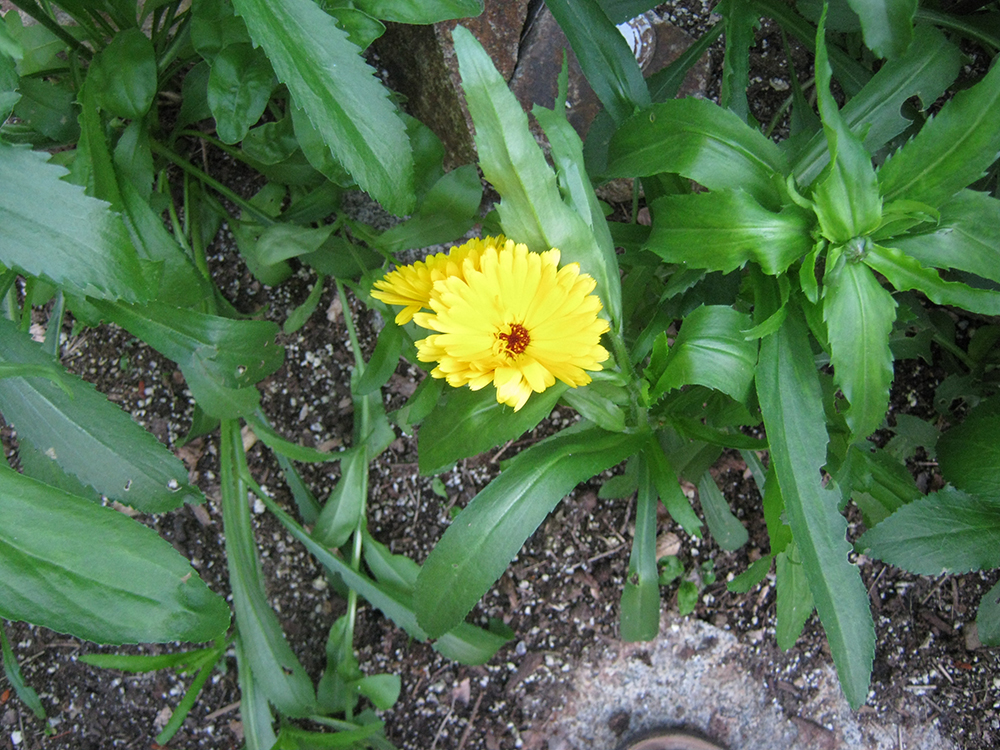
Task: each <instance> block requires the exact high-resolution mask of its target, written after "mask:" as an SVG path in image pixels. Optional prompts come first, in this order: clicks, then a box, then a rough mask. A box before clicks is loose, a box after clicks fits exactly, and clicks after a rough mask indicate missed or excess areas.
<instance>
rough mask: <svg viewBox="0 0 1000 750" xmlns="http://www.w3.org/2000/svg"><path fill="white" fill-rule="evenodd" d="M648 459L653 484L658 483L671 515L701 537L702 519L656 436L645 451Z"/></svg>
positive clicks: (687, 529)
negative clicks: (683, 488) (683, 489)
mask: <svg viewBox="0 0 1000 750" xmlns="http://www.w3.org/2000/svg"><path fill="white" fill-rule="evenodd" d="M643 455H644V456H645V457H646V460H648V461H649V468H650V471H651V472H652V477H653V484H655V485H656V492H657V494H658V495H659V496H660V502H662V503H663V507H664V508H666V509H667V512H668V513H670V517H671V518H673V519H674V520H675V521H676V522H677V523H679V524H680V525H681V526H682V527H683V528H684V530H685V531H686V532H687V533H688V534H691V535H692V536H696V537H698V538H699V539H700V538H701V519H700V518H698V515H697V514H696V513H695V512H694V509H692V508H691V502H690V501H689V500H688V499H687V497H686V496H685V495H684V492H683V491H682V490H681V485H680V481H679V480H678V479H677V472H676V471H675V470H674V468H673V466H671V465H670V463H668V462H667V457H666V456H665V455H664V453H663V448H662V447H661V446H660V443H659V441H658V440H657V439H656V438H655V437H651V438H650V439H649V440H648V441H647V444H646V449H645V450H644V451H643Z"/></svg>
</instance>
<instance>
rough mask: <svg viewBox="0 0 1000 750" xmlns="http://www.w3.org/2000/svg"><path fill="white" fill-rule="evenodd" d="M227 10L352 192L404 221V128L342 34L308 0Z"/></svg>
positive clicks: (259, 1) (409, 193)
mask: <svg viewBox="0 0 1000 750" xmlns="http://www.w3.org/2000/svg"><path fill="white" fill-rule="evenodd" d="M233 5H234V7H235V8H236V12H237V13H238V14H239V15H240V16H241V17H242V18H243V20H244V21H246V25H247V29H248V30H249V31H250V36H251V37H252V38H253V40H254V43H255V44H259V45H260V46H261V47H263V48H264V51H265V52H266V53H267V56H268V58H269V59H270V60H271V64H272V65H273V66H274V70H275V73H277V75H278V79H279V80H280V81H281V82H282V83H284V84H285V85H286V86H288V89H289V91H291V92H292V96H293V97H294V99H295V102H296V104H297V105H298V106H300V107H301V108H302V109H304V110H305V112H306V114H307V115H309V119H310V120H311V121H312V123H313V125H314V126H315V127H316V128H317V129H318V130H319V131H320V133H322V135H323V140H325V141H326V143H327V145H329V146H330V148H331V149H333V152H334V153H335V154H336V155H337V158H338V159H339V160H340V161H341V162H343V164H344V166H345V167H347V169H348V171H349V172H350V173H351V175H352V176H353V177H354V179H355V180H357V182H358V184H359V185H360V186H361V187H362V188H363V189H364V190H366V191H367V192H368V193H370V194H371V196H372V197H373V198H375V199H376V200H377V201H378V202H379V203H381V204H382V205H383V206H384V207H385V208H386V210H388V211H391V212H392V213H395V214H398V215H403V214H407V213H409V212H410V211H411V210H412V209H413V203H414V201H415V196H414V192H413V153H412V151H411V150H410V141H409V139H408V138H407V137H406V128H405V127H404V125H403V121H402V120H401V119H400V118H399V116H398V115H397V113H396V108H395V107H394V106H393V104H392V102H390V100H389V92H388V90H387V89H386V88H385V87H384V86H383V85H382V84H381V83H380V82H379V80H378V78H377V77H376V76H375V71H374V70H373V69H372V68H371V67H369V66H368V64H367V63H365V61H364V59H363V58H362V57H361V56H360V54H359V52H360V50H359V49H358V48H357V47H356V46H354V45H353V44H351V42H350V41H348V39H347V32H345V31H343V30H342V29H340V28H339V27H338V26H337V21H336V19H334V18H333V17H332V16H330V15H328V14H327V13H324V12H323V10H321V9H320V8H319V7H318V6H317V5H316V4H315V3H313V2H311V0H285V1H284V2H281V3H269V2H265V0H234V2H233Z"/></svg>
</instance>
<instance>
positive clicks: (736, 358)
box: [647, 305, 757, 402]
mask: <svg viewBox="0 0 1000 750" xmlns="http://www.w3.org/2000/svg"><path fill="white" fill-rule="evenodd" d="M749 326H750V316H749V315H747V314H746V313H741V312H737V311H736V310H734V309H733V308H731V307H725V306H722V305H702V306H701V307H698V308H696V309H695V310H693V311H692V312H691V313H689V314H688V316H687V317H686V318H684V322H683V323H682V324H681V330H680V333H679V334H678V336H677V338H676V339H675V341H674V345H673V347H671V348H670V351H669V352H668V353H667V356H666V359H665V360H664V363H663V369H662V371H660V372H657V373H649V372H647V377H649V376H650V375H652V376H653V377H655V380H652V383H653V385H652V387H651V388H650V393H649V396H650V399H651V400H653V401H656V400H658V399H659V397H660V396H662V395H663V394H664V393H666V392H667V391H670V390H673V389H674V388H682V387H683V386H685V385H691V384H693V383H697V384H698V385H703V386H705V387H706V388H714V389H715V390H719V391H722V392H723V393H726V394H728V395H730V396H732V397H733V398H734V399H735V400H736V401H740V402H744V401H746V399H747V396H748V395H749V393H750V384H751V383H752V382H753V370H754V365H755V364H756V363H757V342H756V341H747V340H746V337H745V336H744V335H743V330H744V329H746V328H748V327H749Z"/></svg>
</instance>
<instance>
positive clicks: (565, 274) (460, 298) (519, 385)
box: [413, 240, 609, 411]
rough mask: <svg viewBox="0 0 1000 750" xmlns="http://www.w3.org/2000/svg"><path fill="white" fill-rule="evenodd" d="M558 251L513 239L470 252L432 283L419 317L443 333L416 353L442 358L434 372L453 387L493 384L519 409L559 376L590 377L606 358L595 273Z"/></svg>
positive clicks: (576, 380) (501, 398)
mask: <svg viewBox="0 0 1000 750" xmlns="http://www.w3.org/2000/svg"><path fill="white" fill-rule="evenodd" d="M559 257H560V254H559V251H558V250H556V249H552V250H549V251H547V252H544V253H540V254H539V253H532V252H529V251H528V248H527V246H525V245H520V244H519V245H515V244H514V242H513V240H507V241H506V242H505V243H504V244H503V246H502V247H500V248H497V247H495V246H494V245H492V244H488V245H487V246H486V247H485V248H484V249H483V250H482V251H481V252H480V253H479V254H478V256H477V257H476V258H475V259H473V258H472V257H468V258H466V259H465V260H464V262H463V265H462V268H461V271H460V272H459V273H454V274H450V275H446V276H444V277H443V278H441V279H438V280H436V281H435V282H434V284H433V287H432V289H431V293H430V300H429V305H430V308H431V309H432V310H433V312H431V313H417V314H416V315H414V316H413V319H414V321H415V322H416V323H417V325H419V326H422V327H424V328H428V329H430V330H432V331H436V332H437V333H435V334H434V335H431V336H428V337H427V338H426V339H423V340H422V341H418V342H417V357H418V358H419V359H420V360H421V361H422V362H437V363H438V366H437V367H436V368H435V369H434V370H433V371H432V373H431V374H432V375H433V376H434V377H436V378H445V379H447V381H448V383H449V384H450V385H453V386H455V387H459V386H462V385H468V386H469V387H470V388H472V389H473V390H478V389H480V388H483V387H485V386H486V385H487V384H489V383H491V382H492V383H493V384H494V386H496V389H497V401H498V402H500V403H503V404H507V405H509V406H513V407H514V410H515V411H517V410H518V409H520V408H521V407H522V406H524V404H525V402H526V401H527V400H528V397H529V396H530V395H531V394H532V392H535V393H540V392H541V391H544V390H545V389H546V388H548V387H549V386H551V385H554V384H555V382H556V380H557V379H558V380H561V381H562V382H564V383H566V384H567V385H570V386H572V387H574V388H575V387H576V386H579V385H586V384H587V383H589V382H590V375H588V374H587V370H600V369H601V365H600V363H601V362H603V361H604V360H606V359H607V358H608V352H607V351H606V350H605V349H604V347H603V346H601V344H600V339H601V334H603V333H606V332H607V331H608V330H609V326H608V322H607V321H606V320H603V319H601V318H599V317H597V314H598V312H600V310H601V301H600V299H599V298H598V297H597V296H596V295H592V294H590V293H591V292H592V291H593V290H594V287H595V285H596V282H595V281H594V279H593V278H592V277H590V276H589V275H587V274H581V273H580V267H579V265H578V264H576V263H571V264H569V265H567V266H564V267H563V268H559V267H558V264H559Z"/></svg>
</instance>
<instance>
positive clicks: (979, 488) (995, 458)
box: [937, 398, 1000, 502]
mask: <svg viewBox="0 0 1000 750" xmlns="http://www.w3.org/2000/svg"><path fill="white" fill-rule="evenodd" d="M937 458H938V464H939V465H940V467H941V474H942V475H944V478H945V479H947V480H948V481H949V482H951V483H952V484H953V485H955V486H956V487H958V488H959V489H960V490H964V491H965V492H968V493H969V494H972V495H978V496H979V497H981V498H984V499H989V500H993V501H996V502H1000V399H998V398H992V399H990V400H989V401H983V402H981V403H980V404H979V405H978V406H977V407H976V408H975V409H973V410H972V411H971V412H969V415H968V416H967V417H966V418H965V420H964V421H963V422H962V423H961V424H957V425H955V426H954V427H952V428H951V429H950V430H948V431H946V432H945V433H944V434H943V435H941V438H940V439H939V440H938V442H937Z"/></svg>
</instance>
